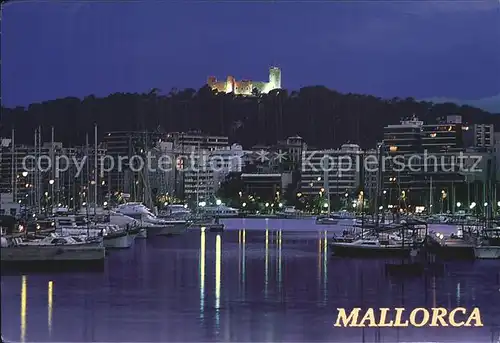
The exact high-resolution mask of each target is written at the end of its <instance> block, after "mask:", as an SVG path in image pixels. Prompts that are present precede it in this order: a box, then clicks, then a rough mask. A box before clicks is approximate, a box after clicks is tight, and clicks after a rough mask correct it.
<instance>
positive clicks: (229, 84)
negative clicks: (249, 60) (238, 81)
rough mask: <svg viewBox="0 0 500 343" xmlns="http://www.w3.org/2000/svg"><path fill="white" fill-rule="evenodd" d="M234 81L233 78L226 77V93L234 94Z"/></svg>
mask: <svg viewBox="0 0 500 343" xmlns="http://www.w3.org/2000/svg"><path fill="white" fill-rule="evenodd" d="M234 84H235V80H234V77H232V76H228V77H227V80H226V93H233V92H234V86H235V85H234Z"/></svg>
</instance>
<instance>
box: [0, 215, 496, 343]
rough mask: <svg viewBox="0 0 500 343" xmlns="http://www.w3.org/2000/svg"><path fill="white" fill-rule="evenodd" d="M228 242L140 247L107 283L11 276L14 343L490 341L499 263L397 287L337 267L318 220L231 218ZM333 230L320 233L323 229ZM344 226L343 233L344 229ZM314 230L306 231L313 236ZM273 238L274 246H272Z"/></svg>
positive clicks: (125, 255) (8, 295)
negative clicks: (391, 315)
mask: <svg viewBox="0 0 500 343" xmlns="http://www.w3.org/2000/svg"><path fill="white" fill-rule="evenodd" d="M226 224H227V225H228V226H229V227H230V230H227V231H226V232H224V233H221V234H217V233H211V232H201V231H199V230H195V231H191V232H189V233H187V234H185V235H183V236H179V237H171V238H167V237H166V238H158V239H154V240H137V241H136V245H135V247H133V248H132V249H127V250H122V251H112V252H111V254H110V256H109V258H108V259H107V261H106V270H105V272H104V273H66V274H51V275H44V274H30V275H25V276H2V280H1V281H2V282H1V285H2V295H1V300H2V303H1V304H2V335H3V337H4V338H5V339H7V340H11V341H26V342H27V341H31V342H34V341H37V342H42V341H52V342H63V341H64V342H85V341H97V342H159V341H164V342H166V341H193V342H194V341H197V342H200V341H201V342H206V341H260V342H266V341H270V342H278V341H303V342H305V341H307V342H313V341H325V342H327V341H328V342H362V341H366V342H376V341H382V342H397V341H400V342H404V341H406V342H424V341H434V342H491V341H492V339H494V340H495V341H496V338H494V337H493V338H492V335H493V334H494V333H493V334H492V328H493V327H495V326H500V263H499V262H498V261H475V262H453V263H449V264H448V265H447V266H446V272H445V275H444V276H438V277H435V276H432V275H428V276H425V277H417V278H405V279H401V278H394V277H389V276H386V274H385V262H386V261H381V260H367V259H339V258H332V257H331V252H330V251H329V248H328V246H327V244H326V239H325V237H330V236H331V232H325V231H318V229H317V227H316V226H314V225H312V222H310V221H286V220H250V219H247V220H245V221H243V220H228V221H226ZM325 228H327V227H324V228H322V227H321V228H320V230H324V229H325ZM339 229H340V228H337V230H339ZM304 230H306V231H304ZM266 237H267V239H266ZM458 306H462V307H466V308H472V307H475V306H477V307H479V308H480V309H481V315H482V319H483V322H484V324H485V326H484V327H483V328H400V329H396V328H382V329H371V328H368V329H364V330H363V329H359V328H335V327H333V324H334V322H335V321H336V319H337V311H336V309H337V308H339V307H343V308H349V309H350V308H352V307H363V308H366V307H376V308H380V307H389V308H394V307H405V308H407V309H410V310H411V309H413V308H417V307H426V308H430V307H446V308H455V307H458Z"/></svg>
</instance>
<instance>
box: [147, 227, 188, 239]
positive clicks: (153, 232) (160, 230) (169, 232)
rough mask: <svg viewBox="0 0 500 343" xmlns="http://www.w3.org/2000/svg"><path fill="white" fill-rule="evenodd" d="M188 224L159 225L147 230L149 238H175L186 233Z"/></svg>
mask: <svg viewBox="0 0 500 343" xmlns="http://www.w3.org/2000/svg"><path fill="white" fill-rule="evenodd" d="M186 229H187V225H186V224H172V225H158V226H150V227H147V228H146V232H147V233H146V234H147V237H148V238H151V237H155V236H173V235H180V234H182V233H184V232H186Z"/></svg>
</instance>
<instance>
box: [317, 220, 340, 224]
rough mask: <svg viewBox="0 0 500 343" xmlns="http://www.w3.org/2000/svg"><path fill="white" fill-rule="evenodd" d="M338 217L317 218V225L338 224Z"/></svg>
mask: <svg viewBox="0 0 500 343" xmlns="http://www.w3.org/2000/svg"><path fill="white" fill-rule="evenodd" d="M338 223H339V221H338V220H337V219H316V225H337V224H338Z"/></svg>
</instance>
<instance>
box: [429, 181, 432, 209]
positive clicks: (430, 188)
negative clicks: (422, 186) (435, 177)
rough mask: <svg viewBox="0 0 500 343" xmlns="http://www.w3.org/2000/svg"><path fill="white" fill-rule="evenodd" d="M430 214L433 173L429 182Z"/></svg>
mask: <svg viewBox="0 0 500 343" xmlns="http://www.w3.org/2000/svg"><path fill="white" fill-rule="evenodd" d="M429 214H432V175H431V177H430V182H429Z"/></svg>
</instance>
